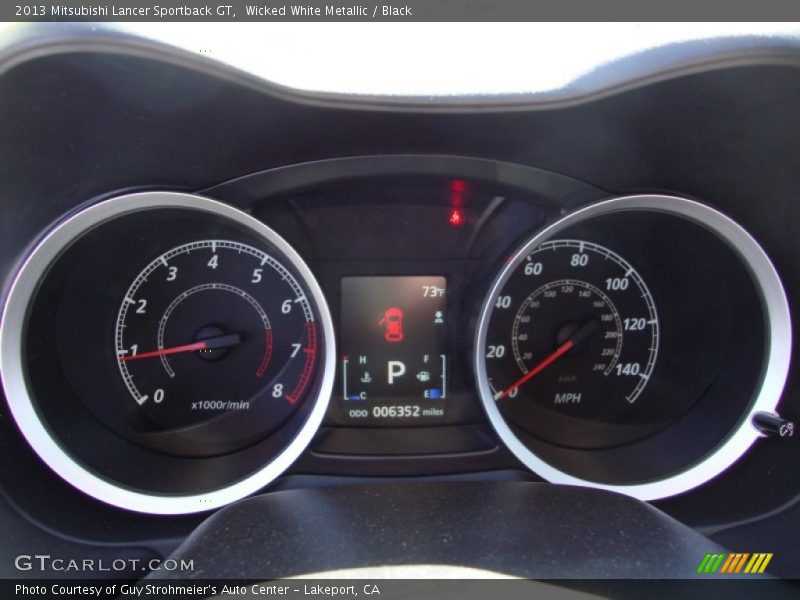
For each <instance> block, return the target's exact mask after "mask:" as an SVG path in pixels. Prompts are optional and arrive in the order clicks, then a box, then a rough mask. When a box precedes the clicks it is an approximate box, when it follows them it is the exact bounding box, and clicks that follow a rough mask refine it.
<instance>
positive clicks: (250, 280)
mask: <svg viewBox="0 0 800 600" xmlns="http://www.w3.org/2000/svg"><path fill="white" fill-rule="evenodd" d="M115 350H116V355H117V362H118V365H119V371H120V375H121V376H122V379H123V381H124V383H125V387H126V388H127V390H128V392H129V393H130V396H131V402H133V403H135V404H134V407H135V408H136V410H138V411H139V412H140V413H141V414H143V415H144V416H145V417H146V419H147V420H148V421H149V422H150V423H151V424H152V428H151V429H152V430H151V431H150V432H149V434H146V436H147V435H149V436H150V437H151V438H153V440H157V439H158V433H159V432H161V431H169V432H170V434H171V435H172V436H173V437H174V436H176V435H177V436H181V437H183V438H185V440H186V445H187V446H191V444H192V442H193V441H200V440H201V439H202V440H203V443H204V446H208V444H207V443H206V442H207V441H209V440H211V441H212V442H213V443H214V444H216V446H217V447H218V448H219V450H220V451H224V450H226V449H231V448H234V447H237V446H240V445H243V444H247V443H251V442H252V441H254V440H255V439H256V438H257V437H259V436H263V435H265V433H268V432H269V431H272V430H274V429H275V428H276V427H278V426H280V424H281V423H282V422H283V421H284V420H285V419H287V418H288V417H289V416H290V415H291V414H292V413H293V412H294V410H296V408H297V407H298V406H299V404H300V403H301V401H302V400H303V398H304V397H305V394H306V393H307V391H308V388H309V383H310V379H311V375H312V372H313V369H314V366H315V361H316V355H317V332H316V324H315V318H314V311H313V310H312V308H311V305H310V303H309V301H308V298H307V295H306V292H305V291H304V289H303V287H302V286H301V285H300V284H299V283H298V281H297V279H296V278H295V276H294V275H293V274H292V272H291V271H290V270H289V269H288V268H287V267H285V266H284V265H283V264H282V263H281V262H280V261H278V260H277V259H276V258H274V257H273V256H272V255H270V254H268V253H267V252H264V251H262V250H260V249H258V248H255V247H253V246H250V245H247V244H243V243H240V242H237V241H230V240H201V241H196V242H191V243H188V244H183V245H181V246H178V247H176V248H173V249H171V250H169V251H167V252H165V253H163V254H162V255H160V256H158V257H156V258H155V259H154V260H152V261H151V262H150V263H149V264H148V265H147V266H146V267H145V268H144V269H143V270H142V271H141V273H139V275H138V276H137V277H136V278H135V279H134V281H133V283H132V284H131V286H130V287H129V289H128V290H127V292H126V294H125V297H124V299H123V300H122V304H121V306H120V310H119V315H118V318H117V324H116V339H115ZM190 453H191V451H190Z"/></svg>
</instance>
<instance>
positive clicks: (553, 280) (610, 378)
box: [483, 239, 659, 447]
mask: <svg viewBox="0 0 800 600" xmlns="http://www.w3.org/2000/svg"><path fill="white" fill-rule="evenodd" d="M490 318H491V320H490V322H489V327H488V330H487V335H486V347H485V348H484V350H483V351H484V355H485V359H486V372H487V378H488V383H489V386H490V388H491V390H492V393H493V396H494V400H495V402H496V403H497V406H498V408H499V410H500V412H501V413H502V414H503V416H504V417H505V418H506V419H508V420H509V421H510V422H511V423H513V424H514V425H516V426H517V427H519V428H521V429H523V430H524V431H526V432H528V433H529V434H531V435H533V436H535V437H538V438H540V439H543V440H546V441H549V442H552V443H557V444H562V445H566V446H574V447H592V446H594V445H596V442H595V436H596V433H597V432H598V430H600V429H603V428H605V427H607V426H608V425H610V424H615V423H618V422H619V421H620V420H621V419H622V418H623V417H624V415H625V413H626V412H628V411H630V410H631V407H632V406H633V405H634V404H635V403H636V402H637V400H638V399H639V397H640V394H641V393H642V390H643V389H644V388H645V386H646V385H647V382H648V379H649V378H650V375H651V374H652V372H653V368H654V366H655V364H656V358H657V355H658V338H659V322H658V315H657V313H656V307H655V303H654V302H653V299H652V297H651V295H650V292H649V291H648V289H647V286H646V284H645V282H644V280H643V279H642V278H641V277H640V276H639V274H638V273H637V271H636V269H634V268H633V266H631V265H630V264H629V263H628V262H627V261H626V260H625V259H623V258H622V257H621V256H619V255H618V254H616V253H615V252H613V251H611V250H610V249H608V248H605V247H603V246H600V245H598V244H594V243H590V242H588V241H582V240H567V239H563V240H551V241H547V242H545V243H543V244H541V245H540V246H539V247H538V248H536V249H535V250H534V251H533V252H531V253H530V254H529V255H528V256H527V257H526V258H525V260H524V261H522V262H521V263H520V264H519V266H518V267H517V269H516V270H515V271H514V272H513V273H512V274H511V276H510V278H509V279H508V281H507V282H506V283H505V285H504V286H503V288H502V289H501V290H500V293H499V295H498V296H497V299H496V301H495V305H494V309H493V311H492V314H491V317H490Z"/></svg>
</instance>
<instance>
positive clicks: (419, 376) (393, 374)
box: [340, 276, 447, 422]
mask: <svg viewBox="0 0 800 600" xmlns="http://www.w3.org/2000/svg"><path fill="white" fill-rule="evenodd" d="M446 306H447V288H446V281H445V278H444V277H438V276H419V277H417V276H410V277H344V278H342V315H341V317H342V319H341V344H342V346H341V347H342V355H341V369H342V372H341V382H342V387H341V391H340V393H341V396H342V401H343V403H344V407H343V408H344V410H343V416H344V418H345V419H346V420H348V421H362V422H363V421H367V420H376V419H377V420H382V421H383V420H395V419H397V420H416V419H420V420H426V421H427V420H430V419H439V418H441V417H444V415H445V399H446V398H447V315H446Z"/></svg>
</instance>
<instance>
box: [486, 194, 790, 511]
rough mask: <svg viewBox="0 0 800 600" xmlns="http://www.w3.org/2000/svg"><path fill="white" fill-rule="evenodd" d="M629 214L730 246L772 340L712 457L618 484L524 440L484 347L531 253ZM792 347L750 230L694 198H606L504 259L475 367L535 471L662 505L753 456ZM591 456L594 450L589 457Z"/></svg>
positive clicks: (508, 438)
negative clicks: (680, 223)
mask: <svg viewBox="0 0 800 600" xmlns="http://www.w3.org/2000/svg"><path fill="white" fill-rule="evenodd" d="M628 211H641V212H654V213H665V214H668V215H673V216H676V217H680V218H682V219H685V220H686V221H688V222H690V223H693V224H695V225H699V226H700V227H701V228H702V229H704V230H706V231H707V232H709V233H710V234H712V235H713V236H716V237H717V238H718V239H719V240H720V241H722V242H723V243H724V244H725V245H727V247H728V248H729V249H730V250H731V251H732V252H733V254H734V255H736V256H737V257H738V258H739V260H740V261H741V263H742V266H743V267H744V268H745V269H746V271H747V273H748V274H749V276H750V278H751V279H752V282H753V285H754V287H755V288H756V292H757V294H758V296H759V300H760V303H761V307H762V311H763V319H764V331H765V337H766V340H765V342H764V344H765V345H764V350H765V354H764V362H763V365H764V366H763V369H762V372H761V377H760V381H759V383H758V384H757V386H756V388H755V389H756V391H755V394H754V396H753V399H752V401H751V402H750V404H749V406H748V408H747V410H746V414H742V415H741V417H740V418H739V420H738V421H737V425H736V426H735V427H734V428H733V430H731V431H730V432H729V434H728V435H727V436H726V437H725V438H724V439H723V440H722V441H721V443H719V444H718V445H717V446H716V447H715V448H714V449H713V450H712V451H711V452H709V453H707V454H705V455H704V456H701V457H699V458H697V459H696V460H695V461H694V462H693V463H691V464H689V465H688V466H686V467H684V468H682V469H680V470H678V471H676V472H673V473H671V474H668V475H667V476H663V477H661V476H659V477H653V478H650V479H645V480H642V481H637V482H635V483H624V484H615V483H606V482H598V481H592V480H591V479H589V478H588V477H585V476H584V477H581V476H576V475H575V474H572V473H570V472H568V471H569V469H566V468H563V467H560V466H555V465H554V464H552V463H553V461H550V460H546V459H545V458H543V457H542V456H540V454H541V453H540V452H536V451H534V450H532V449H531V448H530V447H529V446H530V444H526V443H525V442H523V441H522V439H521V436H520V435H519V434H518V433H517V432H515V431H514V429H513V428H512V426H511V425H510V424H509V422H508V421H507V420H506V418H505V417H504V416H503V415H502V414H501V412H500V409H499V408H498V406H497V402H496V401H495V394H494V393H493V391H492V388H491V385H490V383H489V376H488V374H487V367H486V354H485V348H486V344H487V332H488V329H489V321H490V318H491V316H492V314H493V310H494V307H495V304H496V302H497V300H498V297H499V295H500V294H501V293H503V290H504V286H505V284H506V283H507V282H508V281H509V279H510V278H511V276H512V274H513V273H514V272H515V269H516V268H517V267H519V265H520V264H521V263H522V261H524V260H525V258H526V257H527V256H528V255H530V254H531V253H532V252H533V251H535V250H536V249H537V248H538V247H539V246H540V245H541V244H542V243H544V242H546V241H547V240H550V239H556V238H557V237H558V235H560V234H561V232H562V231H564V230H566V229H567V228H569V227H571V226H574V225H577V224H581V223H583V222H585V221H587V220H589V219H592V218H595V217H600V216H605V215H611V214H614V213H621V212H628ZM676 241H678V240H676ZM628 258H631V257H628ZM791 347H792V334H791V317H790V313H789V306H788V302H787V299H786V293H785V291H784V288H783V285H782V283H781V281H780V277H779V276H778V274H777V272H776V270H775V267H774V266H773V264H772V262H771V261H770V259H769V257H768V256H767V255H766V253H765V252H764V251H763V249H762V248H761V247H760V246H759V244H758V243H757V242H756V241H755V240H754V239H753V238H752V237H751V236H750V234H749V233H747V231H745V230H744V229H743V228H742V227H741V226H740V225H738V224H737V223H736V222H734V221H733V220H731V219H730V218H728V217H727V216H725V215H723V214H722V213H720V212H718V211H716V210H714V209H713V208H710V207H708V206H705V205H703V204H701V203H699V202H695V201H693V200H688V199H685V198H681V197H676V196H667V195H636V196H623V197H617V198H612V199H609V200H605V201H601V202H599V203H596V204H593V205H590V206H587V207H585V208H582V209H579V210H577V211H575V212H573V213H570V214H568V215H566V216H564V217H563V218H561V219H559V220H558V221H556V222H555V223H553V224H551V225H550V226H548V227H546V228H545V229H543V230H542V231H540V232H539V233H537V234H535V235H534V236H533V237H531V238H530V239H529V240H528V241H527V242H526V243H525V244H524V245H523V246H522V247H521V248H519V249H518V250H517V251H516V252H515V253H514V254H512V255H511V256H510V258H509V259H508V260H507V261H505V263H504V266H503V268H502V269H501V271H500V273H499V274H498V275H497V276H496V278H495V279H494V280H493V282H492V284H491V286H490V288H489V292H488V294H487V295H486V297H485V300H484V302H483V304H482V306H481V308H480V311H479V315H478V321H477V327H476V333H475V349H474V354H473V367H474V369H475V373H476V381H477V387H478V394H479V396H480V399H481V403H482V404H483V407H484V409H485V411H486V414H487V416H488V418H489V420H490V422H491V424H492V426H493V427H494V429H495V431H496V432H497V434H498V436H499V437H500V439H501V440H502V441H503V443H504V444H505V445H506V446H507V447H508V449H509V450H510V451H511V452H512V453H513V454H514V455H515V456H516V457H517V458H518V459H519V460H520V461H521V462H522V463H523V464H524V465H525V466H526V467H528V468H529V469H531V470H532V471H533V472H534V473H536V474H538V475H540V476H541V477H543V478H544V479H546V480H547V481H550V482H553V483H559V484H567V485H578V486H588V487H594V488H599V489H606V490H611V491H616V492H620V493H623V494H626V495H629V496H632V497H635V498H638V499H641V500H656V499H660V498H666V497H670V496H674V495H677V494H680V493H682V492H685V491H687V490H690V489H693V488H695V487H697V486H700V485H702V484H703V483H705V482H707V481H709V480H710V479H712V478H714V477H716V476H717V475H719V474H720V473H722V472H723V471H724V470H726V469H727V468H728V467H730V466H731V465H733V464H734V463H735V462H736V461H737V460H738V459H739V458H740V457H741V456H742V455H743V454H744V453H745V452H747V450H748V449H749V448H750V446H751V445H752V444H753V443H754V442H755V441H756V439H758V438H759V437H760V433H759V432H758V431H757V430H756V429H755V427H753V425H752V424H751V418H752V416H753V414H755V413H756V412H760V411H766V412H774V411H775V408H776V406H777V404H778V402H779V401H780V398H781V394H782V392H783V388H784V385H785V382H786V377H787V374H788V370H789V365H790V354H791ZM632 446H633V445H632ZM589 454H591V452H589V453H588V454H587V456H588V455H589Z"/></svg>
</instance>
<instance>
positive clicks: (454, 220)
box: [447, 208, 464, 227]
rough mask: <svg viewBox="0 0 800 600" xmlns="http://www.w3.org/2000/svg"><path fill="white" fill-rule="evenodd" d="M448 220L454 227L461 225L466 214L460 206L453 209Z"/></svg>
mask: <svg viewBox="0 0 800 600" xmlns="http://www.w3.org/2000/svg"><path fill="white" fill-rule="evenodd" d="M447 222H448V223H450V225H452V226H453V227H461V226H462V225H463V224H464V215H463V214H462V213H461V210H460V209H458V208H454V209H453V210H451V211H450V218H449V219H447Z"/></svg>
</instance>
